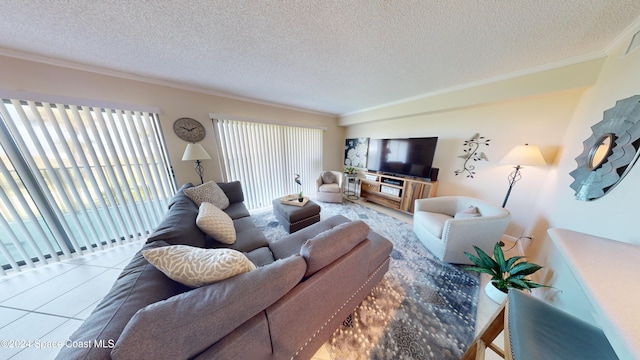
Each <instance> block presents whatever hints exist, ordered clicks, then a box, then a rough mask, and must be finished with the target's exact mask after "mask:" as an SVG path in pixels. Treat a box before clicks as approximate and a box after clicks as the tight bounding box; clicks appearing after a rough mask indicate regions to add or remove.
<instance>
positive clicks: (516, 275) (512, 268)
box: [464, 243, 550, 304]
mask: <svg viewBox="0 0 640 360" xmlns="http://www.w3.org/2000/svg"><path fill="white" fill-rule="evenodd" d="M473 248H474V249H475V250H476V253H477V254H478V256H474V255H472V254H470V253H468V252H466V251H465V252H464V254H465V255H466V256H467V258H469V260H471V262H473V263H474V264H475V266H469V267H466V268H465V270H470V271H476V272H479V273H485V274H489V275H491V281H490V282H489V283H488V284H487V286H486V287H485V293H486V294H487V296H489V298H490V299H491V300H493V301H495V302H497V303H499V304H500V303H502V302H503V301H504V299H505V298H506V297H507V292H508V291H509V288H514V289H519V290H527V291H529V292H531V289H534V288H540V287H550V286H547V285H542V284H538V283H535V282H533V281H531V280H529V279H527V276H529V275H531V274H533V273H535V272H536V271H538V270H540V269H542V266H540V265H538V264H533V263H530V262H527V261H524V260H522V259H523V258H524V256H514V257H511V258H509V259H505V258H504V253H503V252H502V248H501V247H500V244H499V243H496V245H495V246H494V247H493V257H494V258H495V260H494V259H492V258H491V257H490V256H489V255H487V253H485V252H484V251H482V249H480V248H479V247H477V246H475V245H474V246H473Z"/></svg>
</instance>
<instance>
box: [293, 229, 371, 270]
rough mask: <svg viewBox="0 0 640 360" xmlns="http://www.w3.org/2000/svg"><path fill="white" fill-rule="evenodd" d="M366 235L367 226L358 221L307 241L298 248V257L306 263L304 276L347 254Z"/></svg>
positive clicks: (367, 231) (324, 232)
mask: <svg viewBox="0 0 640 360" xmlns="http://www.w3.org/2000/svg"><path fill="white" fill-rule="evenodd" d="M368 233H369V225H367V224H365V223H364V222H363V221H362V220H358V221H353V222H348V223H344V224H340V225H338V226H336V227H334V228H333V229H331V230H327V231H323V232H321V233H320V234H318V235H316V236H315V237H314V238H313V239H309V240H307V241H306V242H305V243H304V244H303V245H302V247H301V248H300V255H302V257H303V258H304V259H305V260H306V261H307V271H306V272H305V274H304V276H311V275H313V274H314V273H315V272H316V271H318V270H320V269H322V268H323V267H325V266H327V265H329V264H331V263H332V262H334V261H335V260H336V259H338V258H339V257H341V256H342V255H344V254H346V253H347V252H349V251H350V250H351V249H353V248H354V247H355V246H356V245H358V244H359V243H360V242H362V240H364V239H365V238H366V237H367V234H368Z"/></svg>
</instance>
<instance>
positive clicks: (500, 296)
mask: <svg viewBox="0 0 640 360" xmlns="http://www.w3.org/2000/svg"><path fill="white" fill-rule="evenodd" d="M484 293H485V294H487V296H488V297H489V299H491V300H493V301H494V302H496V303H498V304H502V302H503V301H505V299H506V298H507V294H506V293H503V292H502V291H500V290H498V288H497V287H495V286H493V284H492V283H491V281H489V282H488V283H487V285H486V286H485V287H484Z"/></svg>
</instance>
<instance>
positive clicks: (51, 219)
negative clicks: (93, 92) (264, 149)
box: [0, 99, 176, 273]
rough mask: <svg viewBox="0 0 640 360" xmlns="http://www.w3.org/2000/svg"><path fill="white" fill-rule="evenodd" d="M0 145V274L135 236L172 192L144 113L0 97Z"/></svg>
mask: <svg viewBox="0 0 640 360" xmlns="http://www.w3.org/2000/svg"><path fill="white" fill-rule="evenodd" d="M0 144H1V146H0V215H2V216H0V231H2V232H3V236H2V237H1V240H0V265H2V267H1V268H0V272H2V273H4V271H5V270H7V269H10V268H13V269H15V270H17V271H19V270H20V268H21V267H22V266H30V267H32V266H35V263H36V262H41V263H47V262H49V261H57V260H59V257H60V256H61V255H63V256H66V257H70V256H72V254H82V253H84V252H91V251H94V250H96V249H102V248H104V247H110V246H113V245H115V244H120V243H122V242H124V241H130V240H137V239H140V238H141V237H144V236H146V234H148V233H149V232H150V231H151V230H152V229H153V228H154V227H155V226H156V225H157V224H158V223H159V221H160V220H161V218H162V216H163V214H164V212H165V209H166V205H167V203H168V199H169V198H170V197H171V196H173V194H174V193H175V191H176V185H175V180H174V179H173V177H172V176H171V168H170V164H169V161H168V156H167V152H166V147H165V144H164V142H163V138H162V133H161V130H160V126H159V122H158V117H157V115H156V114H154V113H152V112H144V111H128V110H115V109H106V108H99V107H90V106H76V105H64V104H54V103H47V102H35V101H23V100H16V99H3V100H2V104H1V106H0ZM5 235H6V236H5Z"/></svg>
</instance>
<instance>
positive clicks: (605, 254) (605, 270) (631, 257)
mask: <svg viewBox="0 0 640 360" xmlns="http://www.w3.org/2000/svg"><path fill="white" fill-rule="evenodd" d="M548 234H549V237H550V238H551V240H552V241H553V242H554V243H555V244H556V246H557V247H558V249H559V250H560V251H561V252H562V254H563V255H564V256H565V258H566V259H567V263H568V264H569V267H570V268H571V271H572V272H573V275H574V276H575V278H576V279H577V280H578V283H580V284H581V285H582V287H583V289H584V290H585V293H586V294H587V297H588V298H589V301H590V302H591V305H592V306H593V315H594V318H595V320H596V321H597V322H598V325H599V326H600V327H601V328H602V331H603V332H604V334H605V335H606V336H607V339H608V340H609V343H611V346H612V347H613V349H614V350H615V352H616V354H617V355H618V357H619V358H620V359H640V310H639V309H638V298H640V282H638V281H635V280H634V277H635V276H636V275H637V274H640V246H639V245H634V244H628V243H624V242H621V241H615V240H611V239H606V238H602V237H597V236H592V235H588V234H583V233H579V232H575V231H571V230H566V229H557V228H552V229H549V230H548Z"/></svg>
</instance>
